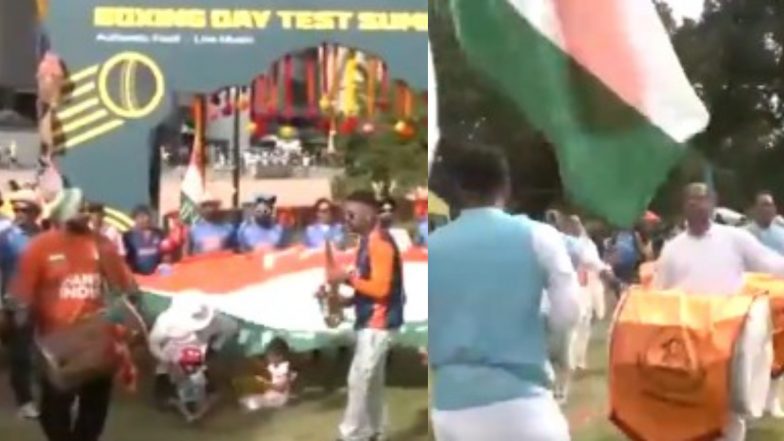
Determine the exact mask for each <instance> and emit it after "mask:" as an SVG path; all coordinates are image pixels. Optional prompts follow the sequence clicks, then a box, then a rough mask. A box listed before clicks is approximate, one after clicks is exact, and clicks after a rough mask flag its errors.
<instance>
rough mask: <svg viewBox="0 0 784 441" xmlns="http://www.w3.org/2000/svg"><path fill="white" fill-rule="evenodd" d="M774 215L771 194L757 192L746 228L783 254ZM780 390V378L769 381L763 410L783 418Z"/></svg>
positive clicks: (783, 232) (783, 236)
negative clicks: (766, 399) (766, 400)
mask: <svg viewBox="0 0 784 441" xmlns="http://www.w3.org/2000/svg"><path fill="white" fill-rule="evenodd" d="M776 216H778V210H777V208H776V201H775V200H774V199H773V194H772V193H770V192H767V191H763V192H759V193H758V194H757V197H756V199H755V201H754V210H753V212H752V217H753V221H752V222H751V223H750V224H749V225H748V226H747V229H748V231H749V232H750V233H751V234H752V235H753V236H754V237H756V238H757V240H759V241H760V242H761V243H762V244H763V245H765V246H766V247H768V248H770V249H771V250H773V251H775V252H777V253H779V254H780V255H784V227H782V226H781V225H779V224H777V223H776V221H775V220H776ZM780 391H781V378H774V379H773V380H771V382H770V391H769V392H768V402H767V405H766V408H765V411H766V412H767V413H768V414H770V415H771V416H772V417H774V418H776V419H781V418H784V410H782V409H781V400H780V399H779V392H780Z"/></svg>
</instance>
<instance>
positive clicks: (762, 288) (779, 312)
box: [745, 274, 784, 378]
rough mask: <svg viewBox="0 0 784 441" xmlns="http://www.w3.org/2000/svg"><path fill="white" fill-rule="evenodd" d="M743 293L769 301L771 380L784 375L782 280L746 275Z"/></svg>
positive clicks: (763, 275)
mask: <svg viewBox="0 0 784 441" xmlns="http://www.w3.org/2000/svg"><path fill="white" fill-rule="evenodd" d="M745 292H746V294H748V295H752V296H753V295H765V296H767V297H768V299H769V300H770V313H771V314H770V315H771V318H772V321H773V370H772V371H771V375H772V376H773V378H779V377H781V375H782V374H784V279H782V278H780V277H776V276H773V275H770V274H747V275H746V287H745Z"/></svg>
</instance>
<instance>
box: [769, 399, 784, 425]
mask: <svg viewBox="0 0 784 441" xmlns="http://www.w3.org/2000/svg"><path fill="white" fill-rule="evenodd" d="M766 412H767V413H768V414H769V415H770V416H771V417H773V418H775V419H777V420H781V419H784V410H782V409H781V403H780V402H779V400H776V401H775V403H774V404H773V405H772V406H770V407H769V408H768V409H766Z"/></svg>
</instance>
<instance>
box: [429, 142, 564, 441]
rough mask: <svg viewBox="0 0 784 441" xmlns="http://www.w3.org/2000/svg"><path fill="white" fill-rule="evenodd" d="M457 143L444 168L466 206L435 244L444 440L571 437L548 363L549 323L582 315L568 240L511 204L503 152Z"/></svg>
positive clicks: (560, 330) (436, 347)
mask: <svg viewBox="0 0 784 441" xmlns="http://www.w3.org/2000/svg"><path fill="white" fill-rule="evenodd" d="M453 147H455V148H454V149H453V152H454V153H452V154H451V155H450V156H449V158H448V159H447V160H446V162H445V166H446V167H447V169H449V170H450V172H451V174H452V176H453V177H454V179H455V181H456V183H457V186H458V187H459V191H458V194H459V199H460V200H461V202H462V203H463V206H464V207H465V209H464V210H463V211H462V213H461V214H460V216H459V217H458V218H457V220H455V221H454V222H452V223H450V224H448V225H446V226H444V227H442V228H440V229H438V230H436V231H435V232H434V233H433V235H432V237H430V240H429V244H428V245H429V263H430V266H429V274H428V282H429V292H428V295H429V308H428V310H429V311H430V317H429V323H428V325H429V328H428V330H429V347H428V357H429V361H430V364H431V366H432V369H433V380H434V384H433V392H434V395H433V411H432V413H431V415H432V418H433V425H434V429H435V434H436V439H437V440H439V441H507V440H536V441H567V440H569V439H570V437H569V429H568V425H567V422H566V419H565V418H564V416H563V414H562V413H561V410H560V409H559V407H558V404H557V403H556V401H555V399H554V397H553V393H552V390H551V388H552V381H553V372H552V367H551V366H550V364H549V361H548V352H549V351H548V331H549V332H550V333H551V334H553V335H559V334H560V335H562V334H565V333H567V332H569V331H570V330H572V329H573V328H574V326H575V325H576V323H577V320H578V318H579V313H580V306H579V300H578V295H579V287H578V285H577V276H576V274H575V271H574V268H573V266H572V263H571V261H570V259H569V256H568V253H567V251H566V246H565V245H564V239H563V237H562V236H561V235H560V234H559V233H558V232H557V231H556V230H555V229H554V228H552V227H550V226H548V225H546V224H542V223H538V222H533V221H531V220H527V219H524V218H520V217H518V216H512V215H509V214H507V213H505V212H504V211H503V207H504V206H505V203H506V200H507V197H508V194H509V170H508V165H507V163H506V160H505V158H503V157H502V156H501V155H500V154H499V153H497V152H496V151H494V150H490V149H481V148H474V147H464V146H459V145H456V146H453ZM545 293H546V295H547V298H548V303H549V313H548V315H547V316H544V315H542V314H541V305H542V299H543V295H545ZM556 340H558V338H556Z"/></svg>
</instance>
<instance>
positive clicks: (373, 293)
mask: <svg viewBox="0 0 784 441" xmlns="http://www.w3.org/2000/svg"><path fill="white" fill-rule="evenodd" d="M378 210H379V204H378V201H376V198H375V195H374V194H373V193H371V192H356V193H353V194H352V195H350V196H349V197H348V199H347V200H346V203H345V207H344V210H343V211H344V214H345V216H346V226H347V227H348V228H349V230H351V232H353V233H356V234H358V235H360V237H361V240H360V244H359V250H358V251H357V261H356V270H355V271H351V272H349V271H346V270H345V269H339V268H334V269H332V270H330V274H329V279H330V280H329V282H332V283H344V284H347V285H349V286H351V287H352V288H354V296H353V297H351V298H348V299H345V300H344V304H345V305H346V306H354V308H355V311H356V324H355V328H356V330H357V343H356V349H355V352H354V359H353V361H352V363H351V370H350V372H349V376H348V404H347V406H346V413H345V415H344V417H343V422H342V423H341V424H340V427H339V431H340V440H341V441H372V440H376V439H380V437H381V436H382V435H383V433H382V432H383V430H384V427H383V423H384V421H383V419H384V418H383V416H384V400H383V392H384V377H385V367H386V359H387V354H388V352H389V348H390V346H391V344H392V338H393V336H394V333H395V332H396V331H397V330H398V329H400V327H401V326H402V325H403V304H404V297H405V295H404V292H403V265H402V261H401V259H400V252H399V251H398V249H397V246H396V245H395V241H394V240H393V239H392V236H390V234H389V232H388V231H387V230H385V229H384V228H382V227H381V226H380V225H379V222H378Z"/></svg>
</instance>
